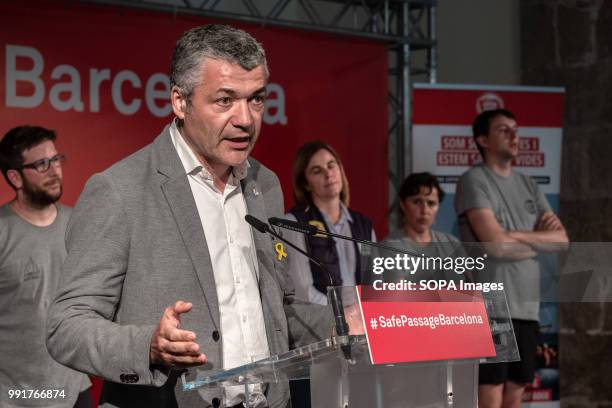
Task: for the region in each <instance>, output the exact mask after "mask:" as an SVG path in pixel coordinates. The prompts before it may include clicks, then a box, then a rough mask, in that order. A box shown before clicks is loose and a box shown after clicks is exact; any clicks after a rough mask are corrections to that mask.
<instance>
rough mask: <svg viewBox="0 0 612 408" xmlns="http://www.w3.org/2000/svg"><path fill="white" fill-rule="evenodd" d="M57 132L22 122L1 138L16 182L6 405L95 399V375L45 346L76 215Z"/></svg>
mask: <svg viewBox="0 0 612 408" xmlns="http://www.w3.org/2000/svg"><path fill="white" fill-rule="evenodd" d="M55 139H56V135H55V132H53V131H52V130H48V129H45V128H42V127H37V126H20V127H17V128H14V129H12V130H10V131H9V132H8V133H7V134H6V135H5V136H4V137H3V138H2V140H1V141H0V169H1V170H2V174H3V175H4V177H5V179H6V181H7V183H8V184H9V185H10V186H11V187H12V188H13V189H14V190H15V198H14V199H13V200H12V201H11V202H9V203H7V204H5V205H3V206H2V207H0V322H2V324H0V355H2V356H3V357H2V364H0V406H2V407H38V406H41V407H42V406H54V407H88V408H89V407H91V399H90V396H89V388H90V386H91V382H90V381H89V378H88V377H87V376H86V375H84V374H81V373H78V372H76V371H73V370H71V369H69V368H67V367H65V366H62V365H60V364H59V363H57V362H56V361H55V360H53V358H52V357H51V356H50V355H49V353H48V352H47V348H46V346H45V337H46V335H45V324H46V320H47V309H48V305H49V303H50V302H51V300H52V298H53V295H54V293H55V289H56V287H57V284H58V281H59V274H60V271H61V266H62V264H63V262H64V259H65V258H66V247H65V244H64V236H65V233H66V225H67V223H68V218H69V217H70V208H68V207H66V206H63V205H61V204H59V203H58V202H57V201H58V200H59V199H60V197H61V196H62V165H61V162H62V161H63V160H64V159H65V156H64V155H63V154H58V152H57V150H56V148H55Z"/></svg>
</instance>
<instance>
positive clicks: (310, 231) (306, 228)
mask: <svg viewBox="0 0 612 408" xmlns="http://www.w3.org/2000/svg"><path fill="white" fill-rule="evenodd" d="M268 222H269V223H270V224H271V225H273V226H275V227H277V228H282V229H286V230H290V231H295V232H299V233H302V234H305V235H317V234H320V235H325V236H328V237H334V238H340V239H343V240H346V241H353V242H357V243H359V244H364V245H367V246H371V247H374V248H379V249H385V250H387V251H392V252H394V253H395V252H397V253H401V254H407V255H410V256H417V257H418V256H420V254H418V253H417V252H415V251H410V250H405V249H401V248H395V247H391V246H389V245H385V244H381V243H378V242H372V241H366V240H363V239H357V238H353V237H348V236H346V235H340V234H335V233H333V232H329V231H324V230H320V229H318V228H317V227H315V226H314V225H310V224H303V223H301V222H296V221H291V220H286V219H284V218H277V217H271V218H269V219H268Z"/></svg>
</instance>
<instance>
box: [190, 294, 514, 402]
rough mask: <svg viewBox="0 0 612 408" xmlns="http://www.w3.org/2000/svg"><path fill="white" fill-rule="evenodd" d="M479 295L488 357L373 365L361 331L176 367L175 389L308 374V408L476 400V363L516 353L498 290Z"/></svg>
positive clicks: (349, 300) (348, 300)
mask: <svg viewBox="0 0 612 408" xmlns="http://www.w3.org/2000/svg"><path fill="white" fill-rule="evenodd" d="M338 290H340V291H341V293H342V299H343V303H344V307H345V308H346V307H347V306H350V305H352V304H355V303H356V302H357V294H356V290H355V288H354V287H352V288H349V287H343V288H338ZM483 297H484V303H485V308H486V311H487V315H488V319H489V326H490V329H491V335H492V338H493V344H494V347H495V356H494V357H486V358H474V359H462V360H448V361H420V362H412V363H410V362H407V363H401V364H382V365H375V364H372V363H371V359H370V353H369V349H368V342H367V339H366V336H364V335H360V336H341V337H332V338H329V339H327V340H324V341H320V342H317V343H313V344H309V345H306V346H303V347H299V348H296V349H294V350H291V351H289V352H287V353H283V354H279V355H275V356H271V357H269V358H266V359H263V360H259V361H256V362H253V363H250V364H246V365H243V366H240V367H236V368H233V369H229V370H220V371H214V372H212V371H196V372H195V374H194V373H193V370H191V371H192V373H191V374H190V375H187V374H185V375H183V378H182V381H183V389H184V390H185V391H190V390H196V389H199V388H204V387H224V386H235V385H244V386H245V393H246V394H247V395H248V387H247V385H248V384H256V383H272V382H281V381H290V380H295V379H305V378H310V381H311V400H312V406H313V407H316V408H377V407H384V408H411V407H414V408H435V407H440V408H447V407H459V408H465V407H476V405H477V388H478V387H477V386H478V364H479V363H492V362H507V361H517V360H519V355H518V351H517V348H516V341H515V338H514V332H513V329H512V324H511V320H510V317H509V313H508V307H507V304H506V298H505V294H504V292H503V291H492V292H488V293H483ZM442 299H443V298H442ZM442 301H443V300H442ZM448 341H449V342H452V339H449V340H448ZM342 345H349V346H350V349H351V360H347V359H346V358H345V356H344V354H343V352H342V350H341V346H342ZM405 347H419V344H406V345H405ZM246 399H247V400H248V398H246Z"/></svg>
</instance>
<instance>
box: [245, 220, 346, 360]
mask: <svg viewBox="0 0 612 408" xmlns="http://www.w3.org/2000/svg"><path fill="white" fill-rule="evenodd" d="M244 219H245V221H246V222H248V223H249V224H250V225H251V226H252V227H253V228H255V229H256V230H257V231H259V232H261V233H263V234H265V233H268V234H270V235H272V236H273V237H274V238H276V239H278V240H279V241H282V242H284V243H285V244H287V245H289V246H290V247H291V248H293V249H295V250H296V251H298V252H299V253H300V254H302V255H304V256H305V257H306V258H308V259H309V260H310V261H312V262H313V263H314V264H315V265H317V266H318V267H320V268H321V269H323V270H324V271H325V272H326V273H327V277H328V278H329V283H330V286H331V292H330V303H331V306H332V310H333V312H334V321H335V328H336V336H338V337H347V336H348V335H349V330H348V323H347V322H346V317H345V316H344V306H343V304H342V298H341V297H340V296H339V295H338V288H337V287H335V286H334V281H333V279H332V277H331V275H330V274H329V272H328V271H327V268H325V265H324V264H323V263H322V262H321V261H319V260H318V259H317V258H315V257H313V256H312V255H310V254H308V253H307V252H306V251H304V250H302V249H301V248H299V247H298V246H296V245H295V244H293V243H291V242H289V241H288V240H287V239H285V238H283V237H282V236H281V235H280V234H278V233H277V232H276V231H274V230H273V229H272V228H270V226H269V225H268V224H266V223H265V222H263V221H261V220H259V219H257V218H255V217H253V216H252V215H250V214H247V215H245V216H244ZM340 348H341V349H342V353H343V354H344V358H346V359H347V360H352V356H351V345H350V343H348V342H346V343H345V342H342V344H341V345H340Z"/></svg>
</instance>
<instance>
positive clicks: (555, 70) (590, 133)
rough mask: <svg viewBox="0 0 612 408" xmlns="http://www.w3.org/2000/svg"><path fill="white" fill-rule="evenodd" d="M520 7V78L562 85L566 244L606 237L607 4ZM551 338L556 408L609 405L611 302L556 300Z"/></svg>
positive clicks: (610, 131) (610, 43) (610, 233)
mask: <svg viewBox="0 0 612 408" xmlns="http://www.w3.org/2000/svg"><path fill="white" fill-rule="evenodd" d="M520 8H521V61H522V83H523V84H525V85H545V86H564V87H565V88H566V103H565V123H564V141H563V152H562V160H563V161H562V177H561V218H562V220H563V222H564V223H565V225H566V227H567V229H568V232H569V235H570V239H571V240H572V241H612V1H608V0H605V1H604V0H598V1H597V0H592V1H586V0H582V1H580V0H522V1H521V7H520ZM611 278H612V277H611ZM559 341H560V344H559V347H560V370H561V406H562V407H563V408H574V407H589V408H591V407H593V408H599V407H612V377H610V373H609V372H610V361H612V303H582V304H571V303H565V304H562V305H561V308H560V338H559Z"/></svg>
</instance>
